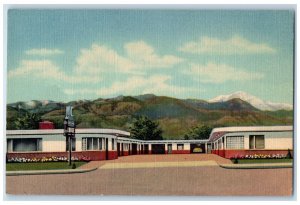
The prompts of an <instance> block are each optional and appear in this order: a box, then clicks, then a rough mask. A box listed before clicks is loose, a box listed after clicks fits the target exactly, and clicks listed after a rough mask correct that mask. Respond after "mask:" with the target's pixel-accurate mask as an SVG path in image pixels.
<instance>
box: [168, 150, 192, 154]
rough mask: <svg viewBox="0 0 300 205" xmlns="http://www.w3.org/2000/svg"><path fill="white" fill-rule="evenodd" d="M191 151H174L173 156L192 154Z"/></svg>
mask: <svg viewBox="0 0 300 205" xmlns="http://www.w3.org/2000/svg"><path fill="white" fill-rule="evenodd" d="M190 152H191V151H190V150H172V154H190Z"/></svg>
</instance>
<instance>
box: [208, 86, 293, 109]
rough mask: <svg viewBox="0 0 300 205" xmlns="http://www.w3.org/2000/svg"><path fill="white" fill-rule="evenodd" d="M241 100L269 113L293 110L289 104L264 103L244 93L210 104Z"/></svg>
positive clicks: (220, 98)
mask: <svg viewBox="0 0 300 205" xmlns="http://www.w3.org/2000/svg"><path fill="white" fill-rule="evenodd" d="M234 98H239V99H241V100H243V101H246V102H248V103H250V104H251V105H252V106H253V107H256V108H257V109H260V110H268V111H276V110H292V109H293V105H290V104H287V103H273V102H268V101H263V100H261V99H259V98H258V97H255V96H253V95H250V94H248V93H246V92H243V91H238V92H235V93H232V94H229V95H220V96H217V97H215V98H213V99H211V100H209V101H208V102H210V103H213V102H226V101H228V100H231V99H234Z"/></svg>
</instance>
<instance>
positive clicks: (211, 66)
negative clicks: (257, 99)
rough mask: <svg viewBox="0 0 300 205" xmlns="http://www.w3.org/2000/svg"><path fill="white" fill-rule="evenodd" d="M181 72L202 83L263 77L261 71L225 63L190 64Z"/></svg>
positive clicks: (249, 79)
mask: <svg viewBox="0 0 300 205" xmlns="http://www.w3.org/2000/svg"><path fill="white" fill-rule="evenodd" d="M183 73H185V74H187V75H190V76H192V77H193V78H194V79H196V80H197V81H200V82H203V83H224V82H227V81H251V80H256V79H261V78H263V77H264V75H263V74H262V73H257V72H248V71H244V70H240V69H236V68H234V67H231V66H229V65H226V64H215V63H208V64H206V65H201V64H191V65H190V67H189V69H188V70H186V71H183Z"/></svg>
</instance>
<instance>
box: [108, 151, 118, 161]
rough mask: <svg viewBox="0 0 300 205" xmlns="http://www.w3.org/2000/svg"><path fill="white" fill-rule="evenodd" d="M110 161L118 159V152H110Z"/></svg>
mask: <svg viewBox="0 0 300 205" xmlns="http://www.w3.org/2000/svg"><path fill="white" fill-rule="evenodd" d="M108 159H109V160H111V159H118V152H117V151H108Z"/></svg>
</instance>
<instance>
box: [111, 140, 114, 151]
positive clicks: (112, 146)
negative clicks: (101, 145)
mask: <svg viewBox="0 0 300 205" xmlns="http://www.w3.org/2000/svg"><path fill="white" fill-rule="evenodd" d="M114 149H115V139H111V150H114Z"/></svg>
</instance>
